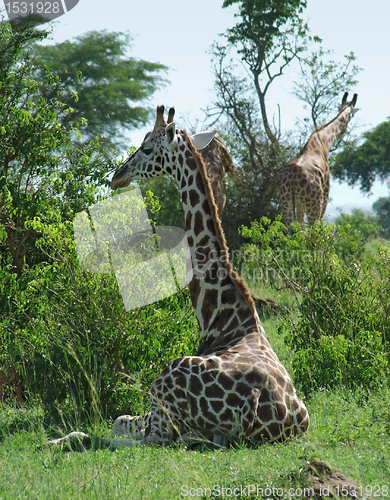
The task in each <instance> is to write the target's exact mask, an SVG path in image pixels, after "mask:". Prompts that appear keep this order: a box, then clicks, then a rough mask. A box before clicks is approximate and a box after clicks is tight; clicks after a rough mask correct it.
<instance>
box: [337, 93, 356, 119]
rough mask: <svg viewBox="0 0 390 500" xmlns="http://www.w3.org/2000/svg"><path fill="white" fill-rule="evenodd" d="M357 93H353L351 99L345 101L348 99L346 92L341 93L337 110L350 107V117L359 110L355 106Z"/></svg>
mask: <svg viewBox="0 0 390 500" xmlns="http://www.w3.org/2000/svg"><path fill="white" fill-rule="evenodd" d="M357 98H358V95H357V94H353V98H352V101H347V99H348V92H345V93H344V95H343V99H342V101H341V104H340V106H339V112H341V111H343V110H344V109H345V108H346V107H349V108H350V112H351V117H352V116H353V115H354V114H355V113H357V112H358V111H359V108H357V107H356V101H357Z"/></svg>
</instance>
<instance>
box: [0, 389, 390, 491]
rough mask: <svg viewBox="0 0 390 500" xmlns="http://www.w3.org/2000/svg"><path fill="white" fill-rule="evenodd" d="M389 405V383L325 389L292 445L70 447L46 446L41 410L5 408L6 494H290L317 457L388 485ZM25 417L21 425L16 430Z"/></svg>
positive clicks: (0, 456)
mask: <svg viewBox="0 0 390 500" xmlns="http://www.w3.org/2000/svg"><path fill="white" fill-rule="evenodd" d="M389 408H390V392H389V390H385V389H383V390H381V391H379V392H377V393H373V394H368V395H367V394H363V393H362V394H358V393H354V394H353V393H329V392H320V393H317V394H314V395H313V397H312V398H311V400H310V401H309V402H308V409H309V412H310V415H311V428H310V430H309V432H308V433H307V435H305V436H304V437H302V438H299V439H293V440H292V441H291V442H289V443H287V444H276V445H270V444H264V445H261V446H258V447H255V448H241V449H236V450H233V449H231V450H211V449H206V448H197V449H188V448H186V447H183V446H180V447H168V448H159V447H153V446H150V447H142V446H141V447H140V446H136V447H134V448H127V449H121V450H118V451H115V452H113V451H110V450H96V451H95V450H89V451H81V452H80V451H79V452H67V451H61V450H60V449H59V448H52V447H49V446H46V445H45V442H46V434H45V431H44V427H43V424H42V422H40V421H39V418H40V417H39V415H38V416H37V409H36V408H34V409H32V410H31V413H30V419H31V420H30V421H29V426H27V427H26V422H28V415H29V410H22V413H20V410H12V409H9V408H7V407H5V406H4V407H3V408H2V409H1V410H0V416H1V417H0V418H1V422H2V428H1V429H2V431H1V432H2V434H1V444H0V471H1V472H0V499H16V498H28V499H69V498H72V499H73V498H75V499H77V498H83V499H84V498H91V499H92V498H93V499H103V498H104V499H107V500H108V499H124V498H130V499H151V500H153V499H159V500H160V499H164V498H167V499H168V498H170V499H176V498H185V496H183V495H181V493H183V492H187V493H188V492H189V490H188V489H187V487H188V488H190V487H191V488H202V489H203V490H204V489H205V488H213V487H214V486H218V487H220V488H222V487H225V488H236V487H240V486H241V485H242V487H247V486H248V485H258V486H259V488H261V487H263V488H266V487H267V486H268V487H272V486H273V487H274V488H275V489H276V488H278V489H279V490H280V489H281V488H282V489H283V491H284V493H285V494H284V496H282V497H281V498H288V495H287V492H288V490H289V488H296V487H299V486H300V487H304V486H307V477H306V473H305V467H306V465H307V464H308V463H309V462H310V461H311V460H314V459H321V460H325V461H326V462H328V463H329V464H330V465H331V466H333V467H335V468H336V469H337V470H338V471H340V472H342V473H344V474H345V475H347V476H348V477H350V478H352V479H354V480H356V481H357V482H358V483H359V484H361V485H362V486H367V485H379V486H381V487H382V486H383V485H388V484H389V479H390V435H389V431H390V421H389ZM4 414H7V415H8V416H6V418H4ZM12 415H13V418H12ZM18 415H19V417H18ZM18 419H20V421H19V425H20V426H21V428H22V430H17V429H16V428H17V427H18ZM4 420H7V421H8V424H7V425H8V429H9V430H10V432H8V431H7V425H5V424H4ZM11 429H12V431H11ZM194 491H195V490H194ZM279 492H280V491H279ZM187 497H188V498H191V497H190V495H187ZM193 497H194V496H193ZM260 498H261V497H260ZM270 498H279V497H277V496H271V497H270Z"/></svg>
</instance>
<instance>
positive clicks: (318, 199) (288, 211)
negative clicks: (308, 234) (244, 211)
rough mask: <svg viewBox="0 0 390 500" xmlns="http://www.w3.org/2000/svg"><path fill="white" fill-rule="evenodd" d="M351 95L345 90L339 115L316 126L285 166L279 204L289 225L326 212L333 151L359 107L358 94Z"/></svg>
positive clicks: (315, 217)
mask: <svg viewBox="0 0 390 500" xmlns="http://www.w3.org/2000/svg"><path fill="white" fill-rule="evenodd" d="M347 99H348V92H345V94H344V96H343V98H342V101H341V105H340V106H339V112H338V114H337V116H336V117H335V118H333V119H332V120H331V121H330V122H328V123H327V124H325V125H323V126H322V127H318V128H316V130H315V131H314V132H313V133H312V134H311V136H310V137H309V140H308V141H307V143H306V145H305V146H304V147H303V149H302V151H301V153H300V155H299V156H297V157H296V158H295V159H294V160H292V161H290V162H289V163H288V164H287V165H286V166H285V167H284V168H283V173H282V177H281V182H280V191H279V207H280V211H281V213H282V215H283V219H284V221H285V223H286V225H290V224H291V223H292V222H293V221H294V220H298V222H299V223H300V224H303V222H304V218H305V214H306V216H307V221H308V223H309V224H310V225H312V224H314V222H315V221H317V220H321V219H323V217H324V215H325V211H326V207H327V205H328V200H329V190H330V172H329V161H328V155H329V151H330V148H331V147H332V145H333V143H334V142H335V140H336V139H337V137H338V136H339V135H341V134H343V133H344V132H345V131H346V129H347V125H348V123H349V120H350V119H351V118H352V116H353V115H354V114H355V113H356V112H357V111H358V108H356V101H357V94H354V96H353V98H352V101H349V102H348V101H347Z"/></svg>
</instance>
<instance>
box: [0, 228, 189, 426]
mask: <svg viewBox="0 0 390 500" xmlns="http://www.w3.org/2000/svg"><path fill="white" fill-rule="evenodd" d="M40 232H41V234H42V237H41V239H40V241H39V245H42V246H44V247H45V251H46V252H47V253H51V252H54V253H55V256H56V259H55V261H54V262H53V263H52V264H50V265H47V264H44V265H36V266H35V267H34V269H30V270H29V271H28V272H25V273H24V274H23V277H22V278H20V279H19V280H16V279H13V276H14V275H13V274H12V273H10V272H9V269H7V268H6V269H2V271H1V275H0V285H1V286H2V290H1V292H2V294H1V295H2V303H1V305H0V306H1V310H2V312H3V319H2V320H1V322H0V352H1V358H0V365H3V366H7V364H10V363H11V364H12V365H14V366H16V367H17V368H18V369H19V370H20V371H21V372H22V374H23V382H24V391H25V396H26V397H30V398H32V399H34V398H37V397H38V398H39V400H40V401H41V402H42V403H43V405H44V406H45V407H47V408H50V407H52V408H57V411H58V412H63V413H66V412H67V411H71V412H76V413H77V414H79V415H80V414H81V415H84V416H85V415H88V416H96V415H98V416H104V417H116V416H117V414H118V413H119V412H122V413H123V412H133V413H136V412H139V411H141V410H145V405H147V401H148V396H147V392H146V393H145V391H148V389H149V388H150V385H151V383H152V382H153V380H154V379H155V378H156V377H157V375H158V374H159V372H160V371H161V369H162V368H163V367H165V366H166V364H168V363H169V362H170V361H171V360H172V359H175V358H177V357H179V356H180V355H181V354H182V353H183V352H185V353H188V352H191V351H193V350H195V345H196V344H197V340H198V339H197V337H196V331H197V328H196V321H195V317H194V316H193V313H192V309H191V306H190V303H189V298H188V293H187V292H183V293H181V294H177V295H175V296H172V297H169V298H167V299H165V300H163V301H160V303H158V304H152V305H150V306H145V307H143V308H140V309H136V310H132V311H128V312H126V311H125V310H124V309H123V305H122V302H121V298H120V293H119V290H118V285H117V283H116V280H115V277H114V275H113V273H110V274H108V275H105V274H99V273H95V274H91V273H87V272H85V271H83V270H82V269H81V268H80V267H79V264H78V262H77V256H76V253H75V248H74V241H73V235H72V227H71V225H70V224H63V223H58V224H51V225H48V224H40ZM53 416H54V417H55V415H53ZM57 417H58V414H57Z"/></svg>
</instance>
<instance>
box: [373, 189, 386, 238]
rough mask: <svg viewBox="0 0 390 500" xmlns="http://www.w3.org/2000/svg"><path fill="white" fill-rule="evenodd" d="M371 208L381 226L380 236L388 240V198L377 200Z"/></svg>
mask: <svg viewBox="0 0 390 500" xmlns="http://www.w3.org/2000/svg"><path fill="white" fill-rule="evenodd" d="M372 208H373V209H374V211H375V212H376V213H377V216H378V222H379V224H380V225H381V226H382V227H381V234H382V235H383V236H384V237H385V238H390V197H389V198H383V197H382V198H379V199H378V200H377V201H376V202H375V203H373V205H372Z"/></svg>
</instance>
